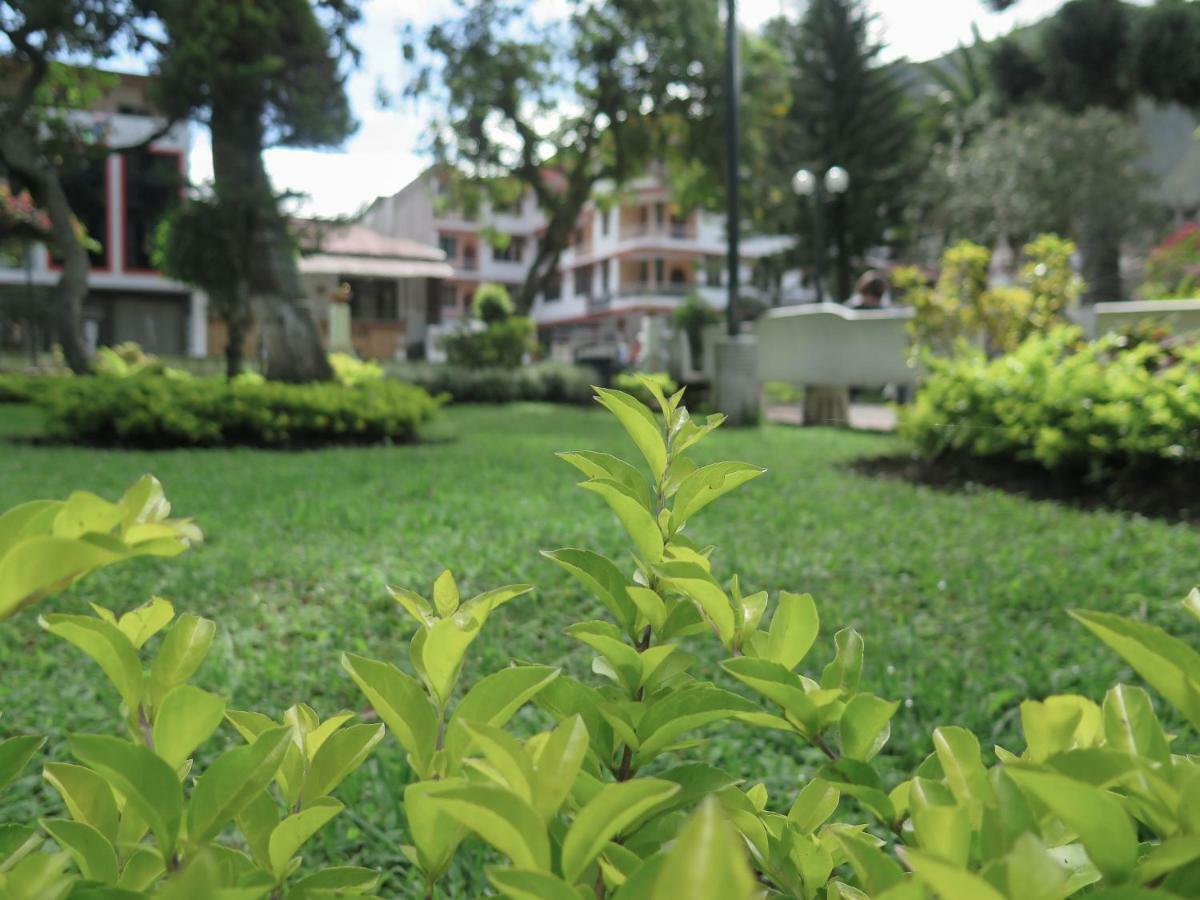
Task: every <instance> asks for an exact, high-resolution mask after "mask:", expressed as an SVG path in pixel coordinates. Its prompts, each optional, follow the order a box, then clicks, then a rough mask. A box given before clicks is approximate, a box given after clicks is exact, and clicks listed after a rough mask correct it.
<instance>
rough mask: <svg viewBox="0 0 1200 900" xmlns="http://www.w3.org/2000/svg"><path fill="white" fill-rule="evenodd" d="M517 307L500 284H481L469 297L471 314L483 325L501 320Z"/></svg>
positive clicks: (506, 289)
mask: <svg viewBox="0 0 1200 900" xmlns="http://www.w3.org/2000/svg"><path fill="white" fill-rule="evenodd" d="M516 310H517V307H516V306H515V305H514V304H513V301H512V297H510V296H509V294H508V288H506V287H505V286H504V285H502V284H491V283H485V284H481V285H480V286H479V287H477V288H476V289H475V293H474V295H472V297H471V314H472V315H473V316H475V318H477V319H478V320H479V321H481V322H483V323H484V324H485V325H492V324H495V323H496V322H503V321H504V320H505V319H507V318H509V317H510V316H511V315H512V314H513V313H514V312H516Z"/></svg>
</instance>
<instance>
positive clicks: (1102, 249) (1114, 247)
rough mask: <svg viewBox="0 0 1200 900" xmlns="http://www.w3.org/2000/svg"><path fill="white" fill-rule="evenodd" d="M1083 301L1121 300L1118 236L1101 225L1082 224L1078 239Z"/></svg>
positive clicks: (1119, 238) (1119, 244)
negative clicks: (1083, 283)
mask: <svg viewBox="0 0 1200 900" xmlns="http://www.w3.org/2000/svg"><path fill="white" fill-rule="evenodd" d="M1079 255H1080V257H1081V268H1082V269H1083V280H1084V282H1085V284H1086V289H1085V290H1084V295H1083V302H1084V303H1089V304H1090V303H1109V302H1112V301H1114V300H1122V299H1124V297H1123V296H1122V294H1121V291H1122V285H1121V236H1120V235H1119V234H1115V233H1113V231H1112V229H1109V228H1106V227H1104V226H1103V225H1099V226H1092V227H1088V226H1084V228H1083V229H1082V234H1081V236H1080V241H1079Z"/></svg>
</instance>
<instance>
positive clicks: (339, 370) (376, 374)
mask: <svg viewBox="0 0 1200 900" xmlns="http://www.w3.org/2000/svg"><path fill="white" fill-rule="evenodd" d="M329 365H330V366H332V367H333V374H334V375H335V376H336V377H337V380H338V381H339V382H341V383H342V384H344V385H348V386H353V385H356V384H363V383H365V382H368V381H379V380H380V379H381V378H383V367H382V366H380V365H379V363H377V362H376V361H375V360H373V359H359V358H358V357H357V356H351V355H350V354H349V353H330V354H329Z"/></svg>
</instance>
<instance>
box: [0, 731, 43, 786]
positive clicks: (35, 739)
mask: <svg viewBox="0 0 1200 900" xmlns="http://www.w3.org/2000/svg"><path fill="white" fill-rule="evenodd" d="M44 743H46V739H45V738H44V737H41V736H39V735H32V734H30V735H19V736H17V737H12V738H9V739H8V740H6V741H0V790H4V788H5V787H6V786H7V785H9V784H11V783H12V782H13V780H14V779H15V778H16V777H17V776H18V775H20V774H21V770H22V769H24V768H25V766H27V765H28V764H29V760H31V759H33V754H35V753H37V752H38V750H40V749H41V747H42V744H44Z"/></svg>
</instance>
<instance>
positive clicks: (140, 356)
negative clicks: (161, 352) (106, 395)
mask: <svg viewBox="0 0 1200 900" xmlns="http://www.w3.org/2000/svg"><path fill="white" fill-rule="evenodd" d="M95 369H96V372H97V373H99V374H100V375H109V376H112V377H114V378H129V377H131V376H133V375H163V376H165V377H167V378H191V377H192V376H191V374H190V373H188V372H185V371H184V370H183V369H173V368H171V367H169V366H167V365H166V364H165V363H164V362H163V361H162V360H160V359H159V358H158V357H157V356H155V355H154V354H152V353H146V352H145V351H144V350H142V348H141V347H140V346H139V345H138V343H137V341H125V342H124V343H121V344H117V345H116V346H114V347H101V348H100V349H99V350H97V351H96V362H95Z"/></svg>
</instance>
